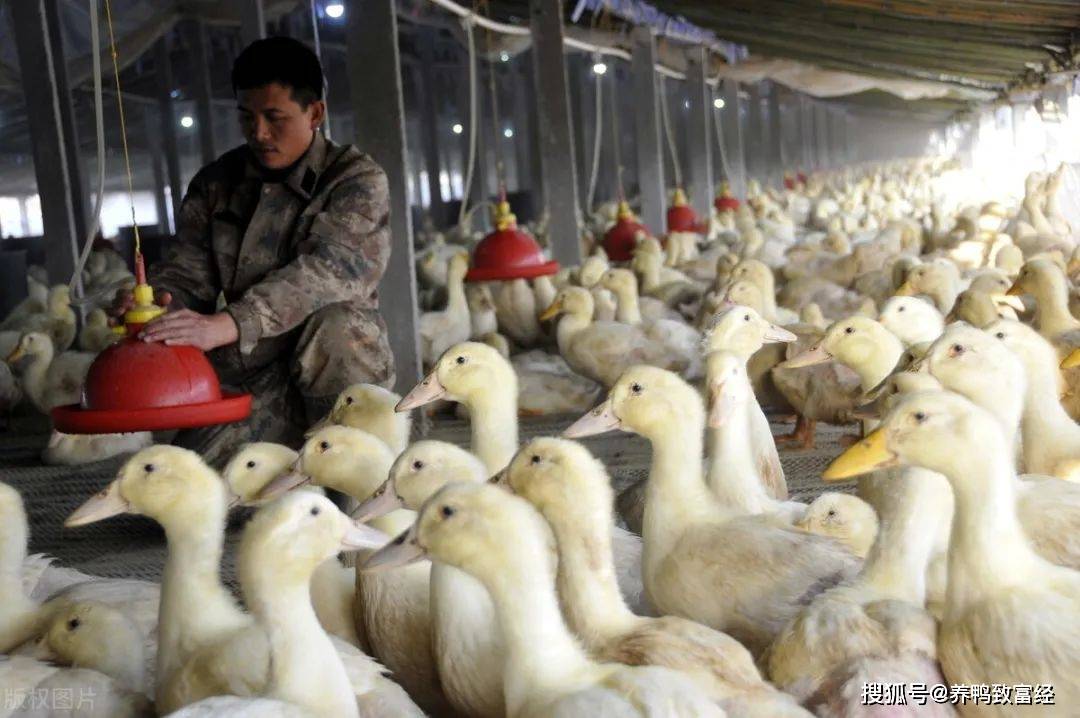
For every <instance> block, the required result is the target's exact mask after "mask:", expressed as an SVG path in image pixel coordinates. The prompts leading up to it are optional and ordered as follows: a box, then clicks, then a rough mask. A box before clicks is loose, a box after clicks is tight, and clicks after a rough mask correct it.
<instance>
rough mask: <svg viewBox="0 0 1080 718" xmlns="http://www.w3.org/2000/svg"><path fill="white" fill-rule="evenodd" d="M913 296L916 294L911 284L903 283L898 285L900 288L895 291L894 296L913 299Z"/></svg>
mask: <svg viewBox="0 0 1080 718" xmlns="http://www.w3.org/2000/svg"><path fill="white" fill-rule="evenodd" d="M915 294H917V292H916V291H915V287H914V286H912V284H911V282H904V283H903V284H901V285H900V288H899V289H897V290H896V296H898V297H913V296H915Z"/></svg>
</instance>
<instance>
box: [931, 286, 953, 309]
mask: <svg viewBox="0 0 1080 718" xmlns="http://www.w3.org/2000/svg"><path fill="white" fill-rule="evenodd" d="M959 295H960V289H959V288H958V287H956V286H955V285H954V284H953V283H952V282H951V281H946V282H941V283H940V284H939V285H938V286H936V287H933V288H931V290H930V297H931V298H932V299H933V300H934V304H935V305H936V306H937V308H938V311H939V312H941V313H942V314H948V313H949V312H951V311H952V308H953V305H954V304H956V298H957V296H959Z"/></svg>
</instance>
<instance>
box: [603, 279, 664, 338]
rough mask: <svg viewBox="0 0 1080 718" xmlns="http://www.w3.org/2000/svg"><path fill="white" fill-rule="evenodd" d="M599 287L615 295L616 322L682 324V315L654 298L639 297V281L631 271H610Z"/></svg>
mask: <svg viewBox="0 0 1080 718" xmlns="http://www.w3.org/2000/svg"><path fill="white" fill-rule="evenodd" d="M599 285H600V286H601V287H603V288H604V289H607V290H608V291H610V292H611V293H612V294H614V295H615V301H616V302H617V303H618V308H617V309H616V310H615V321H619V322H622V323H623V324H634V325H637V324H641V323H642V322H643V321H646V322H650V323H651V322H657V321H661V320H664V321H675V322H680V323H681V322H682V315H680V314H679V313H678V312H676V311H674V310H673V309H669V308H668V307H667V305H666V304H664V303H663V302H661V301H660V300H658V299H654V298H653V297H641V296H639V295H638V281H637V277H636V276H634V273H633V272H631V271H630V270H629V269H622V268H614V269H609V270H607V271H606V272H604V273H603V274H602V275H601V276H600V281H599Z"/></svg>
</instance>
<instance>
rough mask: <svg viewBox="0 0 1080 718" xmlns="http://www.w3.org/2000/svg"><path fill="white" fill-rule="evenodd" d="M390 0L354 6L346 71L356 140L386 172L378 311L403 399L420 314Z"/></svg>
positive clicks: (414, 377)
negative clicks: (388, 248) (384, 257)
mask: <svg viewBox="0 0 1080 718" xmlns="http://www.w3.org/2000/svg"><path fill="white" fill-rule="evenodd" d="M394 6H395V0H351V1H350V2H349V7H348V23H347V28H346V35H347V40H348V42H347V47H348V53H347V54H348V57H347V62H348V69H349V81H350V84H351V87H350V90H351V96H352V104H353V112H354V115H355V117H356V131H355V134H356V137H358V138H361V139H362V141H363V143H364V150H365V151H367V152H369V153H370V154H371V156H372V157H373V158H374V159H375V161H376V162H378V163H379V164H380V165H381V166H382V168H383V170H385V171H386V178H387V182H388V184H389V191H390V233H391V235H390V236H391V237H392V238H393V251H392V252H391V253H390V263H389V265H388V266H387V268H386V274H385V275H383V281H382V284H381V286H380V295H381V297H382V302H381V306H380V311H381V312H382V315H383V318H384V319H385V320H386V325H387V327H388V330H389V333H390V347H391V348H392V349H393V351H394V359H395V366H396V369H397V384H396V388H397V390H398V391H399V392H401V393H404V392H405V391H407V390H409V389H411V388H412V387H413V386H414V385H415V384H416V383H417V382H418V381H419V380H420V374H421V369H422V366H421V363H420V342H419V337H418V335H417V324H418V323H419V321H418V316H419V308H418V307H417V303H416V276H415V274H414V273H413V238H412V217H411V215H410V213H409V204H408V199H407V186H408V181H407V172H408V166H409V162H408V144H407V142H406V136H405V97H404V92H403V90H402V85H401V60H400V57H399V55H398V29H397V16H396V15H395V12H394V11H395V7H394Z"/></svg>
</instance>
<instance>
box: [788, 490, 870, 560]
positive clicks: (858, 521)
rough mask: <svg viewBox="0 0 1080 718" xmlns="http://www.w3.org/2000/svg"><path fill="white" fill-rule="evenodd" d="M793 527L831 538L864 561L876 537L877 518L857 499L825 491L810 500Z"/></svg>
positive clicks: (848, 495)
mask: <svg viewBox="0 0 1080 718" xmlns="http://www.w3.org/2000/svg"><path fill="white" fill-rule="evenodd" d="M794 526H795V527H796V528H798V529H802V530H803V531H808V532H810V533H814V534H820V535H822V536H832V537H833V538H835V539H836V540H837V541H839V542H840V543H842V544H844V545H845V546H847V547H848V550H850V551H851V553H853V554H854V555H855V556H858V557H859V558H862V559H865V558H866V555H867V554H868V553H870V547H871V546H873V544H874V539H876V538H877V535H878V515H877V512H876V511H875V510H874V508H873V507H872V506H870V504H868V503H866V502H865V501H863V500H862V499H860V498H858V497H857V496H852V495H850V494H844V493H840V492H838V491H827V492H825V493H823V494H821V495H820V496H818V497H817V498H815V499H814V500H813V501H811V502H810V503H809V504H808V505H807V507H806V511H805V512H804V513H803V515H802V518H801V519H799V520H798V521H796V522H795V523H794Z"/></svg>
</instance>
